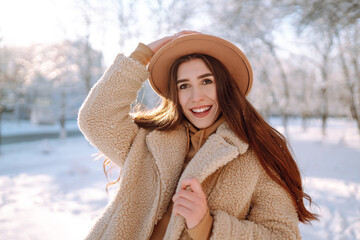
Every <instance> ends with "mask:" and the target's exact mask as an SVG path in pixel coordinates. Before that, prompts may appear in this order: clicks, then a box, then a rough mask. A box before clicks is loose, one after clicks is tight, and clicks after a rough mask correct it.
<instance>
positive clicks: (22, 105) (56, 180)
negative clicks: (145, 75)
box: [0, 0, 360, 239]
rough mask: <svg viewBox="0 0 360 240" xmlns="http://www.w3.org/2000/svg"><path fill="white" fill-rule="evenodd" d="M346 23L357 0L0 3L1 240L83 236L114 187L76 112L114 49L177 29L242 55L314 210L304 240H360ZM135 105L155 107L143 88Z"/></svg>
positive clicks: (355, 119) (354, 92)
mask: <svg viewBox="0 0 360 240" xmlns="http://www.w3.org/2000/svg"><path fill="white" fill-rule="evenodd" d="M359 18H360V3H359V1H356V0H326V1H324V0H262V1H261V0H228V1H226V0H222V1H216V0H181V1H176V0H101V1H100V0H32V1H26V0H12V1H6V0H0V231H1V232H2V237H0V239H82V238H83V237H84V236H85V235H86V233H87V232H88V231H89V229H90V227H91V226H92V224H93V222H94V221H95V219H96V217H97V216H98V215H99V214H100V213H101V211H102V209H103V208H104V207H105V205H106V204H107V202H108V201H109V199H111V197H112V195H113V194H114V192H115V191H116V187H113V188H111V189H110V192H109V193H106V191H105V185H106V183H107V180H106V178H105V177H104V174H103V170H102V159H99V160H98V161H93V160H94V159H95V158H96V154H97V150H96V149H95V148H94V147H92V146H90V145H89V144H88V143H87V141H86V140H85V139H84V137H83V136H82V135H81V133H80V131H79V129H78V127H77V123H76V118H77V112H78V109H79V107H80V106H81V104H82V102H83V101H84V99H85V97H86V95H87V94H88V92H89V91H90V89H91V87H92V86H93V85H94V83H96V81H97V80H98V79H99V78H100V77H101V75H102V74H103V73H104V71H105V70H106V68H107V67H109V65H110V64H111V63H112V61H113V59H114V58H115V56H116V55H117V54H118V53H124V54H126V55H129V54H130V53H131V52H132V50H133V49H135V48H136V46H137V44H138V43H139V42H143V43H145V44H147V43H150V42H152V41H153V40H156V39H158V38H160V37H163V36H166V35H172V34H174V33H176V32H177V31H180V30H183V29H190V30H196V31H200V32H203V33H207V34H212V35H217V36H219V37H223V38H225V39H227V40H229V41H230V42H233V43H234V44H236V45H237V46H239V47H240V48H241V49H242V50H243V51H244V52H245V54H246V55H247V56H248V58H249V60H250V62H251V64H252V66H253V70H254V84H253V88H252V92H251V93H250V95H249V97H248V98H249V100H250V102H252V103H253V105H254V106H255V107H256V108H257V110H258V111H259V112H260V113H261V114H262V115H263V117H264V118H265V119H267V120H268V121H269V122H270V123H271V124H272V125H273V126H274V127H276V128H277V129H278V130H279V131H281V132H282V133H283V134H285V135H286V136H287V138H288V140H289V143H290V144H291V146H292V147H293V150H294V155H295V157H296V159H297V161H298V163H299V166H300V169H301V171H302V173H303V177H304V186H305V191H307V192H308V193H309V194H310V195H311V196H312V197H313V200H314V202H315V203H316V204H317V206H316V205H313V211H315V212H317V213H319V214H320V215H321V221H320V222H315V223H313V225H301V226H300V228H301V231H302V235H303V238H304V239H360V217H359V216H360V20H359ZM138 101H141V102H142V103H144V105H146V106H147V107H148V108H151V107H153V106H154V105H155V104H156V103H157V101H158V98H157V96H156V94H155V93H154V92H153V91H152V89H151V87H150V86H149V84H148V82H145V83H144V86H143V88H142V89H141V90H140V92H139V94H138ZM112 175H113V176H112V178H113V179H116V178H117V175H118V170H116V169H115V170H114V172H113V174H112ZM110 178H111V177H110ZM110 180H111V179H110Z"/></svg>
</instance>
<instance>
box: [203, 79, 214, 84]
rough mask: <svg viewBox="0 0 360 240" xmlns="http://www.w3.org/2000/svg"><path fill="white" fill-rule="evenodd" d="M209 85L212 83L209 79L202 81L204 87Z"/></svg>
mask: <svg viewBox="0 0 360 240" xmlns="http://www.w3.org/2000/svg"><path fill="white" fill-rule="evenodd" d="M210 83H213V81H212V80H211V79H204V81H203V84H204V85H207V84H210Z"/></svg>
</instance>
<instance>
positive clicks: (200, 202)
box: [173, 178, 208, 229]
mask: <svg viewBox="0 0 360 240" xmlns="http://www.w3.org/2000/svg"><path fill="white" fill-rule="evenodd" d="M180 187H181V190H180V191H178V192H177V193H176V194H175V195H174V196H173V201H174V207H173V214H175V215H181V216H183V217H184V218H185V220H186V225H187V227H188V228H189V229H191V228H193V227H195V226H196V225H197V224H199V223H200V221H201V219H202V218H203V217H204V216H205V214H206V212H207V210H208V205H207V201H206V195H205V193H204V191H203V190H202V188H201V184H200V182H199V181H198V180H197V179H196V178H190V179H184V180H182V181H181V183H180Z"/></svg>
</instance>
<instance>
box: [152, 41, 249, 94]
mask: <svg viewBox="0 0 360 240" xmlns="http://www.w3.org/2000/svg"><path fill="white" fill-rule="evenodd" d="M192 53H202V54H206V55H209V56H212V57H214V58H216V59H218V60H219V61H220V62H222V63H223V64H224V65H225V66H226V68H227V69H228V71H229V72H230V74H231V76H232V77H233V78H234V79H235V81H236V83H237V85H238V86H239V88H240V91H241V92H242V94H243V95H244V96H247V95H248V94H249V92H250V89H251V86H252V82H253V72H252V68H251V65H250V62H249V60H248V59H247V57H246V56H245V54H244V53H243V52H242V51H241V50H240V49H239V48H238V47H236V46H235V45H234V44H232V43H230V42H228V41H226V40H224V39H222V38H219V37H215V36H212V35H206V34H187V35H183V36H181V37H178V38H176V39H174V40H172V41H170V42H169V43H167V44H166V45H164V46H163V47H161V48H160V49H159V50H158V51H157V52H156V53H155V54H154V56H153V57H152V58H151V61H150V63H149V66H148V70H149V72H150V76H149V81H150V84H151V86H152V88H153V89H154V90H155V91H156V92H157V93H158V94H159V95H161V96H163V97H166V96H167V94H168V81H169V79H170V68H171V66H172V64H173V63H174V62H175V61H176V60H177V59H178V58H180V57H182V56H185V55H189V54H192Z"/></svg>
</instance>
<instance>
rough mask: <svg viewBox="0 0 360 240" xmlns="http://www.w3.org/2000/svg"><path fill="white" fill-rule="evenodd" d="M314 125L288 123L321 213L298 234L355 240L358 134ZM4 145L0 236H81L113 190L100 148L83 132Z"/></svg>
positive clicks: (338, 125) (344, 125)
mask: <svg viewBox="0 0 360 240" xmlns="http://www.w3.org/2000/svg"><path fill="white" fill-rule="evenodd" d="M273 123H274V125H275V126H276V125H278V122H277V121H274V122H273ZM318 126H320V123H319V122H318V121H316V120H313V121H312V122H311V123H310V126H309V128H308V130H307V131H305V132H304V131H303V130H302V129H301V128H300V122H299V121H297V120H295V121H291V123H290V131H289V139H290V142H291V145H292V147H293V149H294V152H295V157H296V159H297V161H298V163H299V166H300V169H301V171H302V173H303V176H304V183H305V191H306V192H307V193H308V194H310V196H311V197H312V198H313V201H314V202H315V203H316V204H317V205H318V206H315V205H313V207H312V209H313V210H314V211H315V212H317V213H319V214H320V215H321V218H320V222H313V224H312V225H303V224H301V225H300V229H301V233H302V236H303V239H310V240H317V239H319V240H323V239H334V240H335V239H338V240H340V239H341V240H347V239H360V137H359V135H358V133H357V130H356V127H355V124H353V123H350V122H347V121H339V120H333V121H330V123H329V131H328V135H327V137H326V138H324V137H322V136H321V134H320V129H319V127H318ZM278 129H279V130H280V131H282V129H281V127H278ZM1 150H2V155H0V232H1V236H0V239H6V240H15V239H16V240H28V239H29V240H30V239H31V240H34V239H35V240H43V239H52V240H60V239H61V240H63V239H68V240H71V239H74V240H75V239H82V238H83V237H84V236H85V235H86V233H87V232H88V231H89V229H90V228H91V226H92V224H93V222H94V221H95V219H96V217H97V216H98V215H99V214H100V213H101V211H102V210H103V208H104V207H105V205H106V203H107V202H108V200H109V199H110V198H111V196H113V194H114V191H115V188H116V187H113V188H112V190H111V191H110V194H107V193H106V191H105V185H106V179H105V177H104V174H103V171H102V160H99V161H94V157H93V156H92V155H93V154H94V153H97V150H96V149H94V148H93V147H91V146H90V145H89V144H88V143H87V142H86V140H85V139H84V138H83V137H73V138H68V139H62V140H59V139H52V140H42V141H36V142H29V143H18V144H8V145H4V146H2V149H1ZM114 175H116V174H114Z"/></svg>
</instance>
